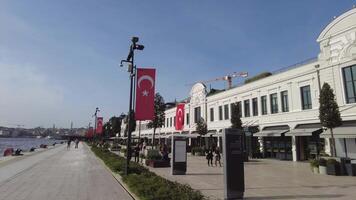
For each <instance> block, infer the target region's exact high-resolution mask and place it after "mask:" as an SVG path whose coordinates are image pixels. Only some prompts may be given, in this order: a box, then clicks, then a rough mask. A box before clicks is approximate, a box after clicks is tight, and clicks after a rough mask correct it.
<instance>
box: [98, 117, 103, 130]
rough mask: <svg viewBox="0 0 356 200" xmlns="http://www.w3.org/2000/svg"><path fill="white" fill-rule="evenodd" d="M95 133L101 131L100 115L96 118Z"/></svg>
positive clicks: (101, 121)
mask: <svg viewBox="0 0 356 200" xmlns="http://www.w3.org/2000/svg"><path fill="white" fill-rule="evenodd" d="M96 133H97V134H102V133H103V118H102V117H98V118H97V119H96Z"/></svg>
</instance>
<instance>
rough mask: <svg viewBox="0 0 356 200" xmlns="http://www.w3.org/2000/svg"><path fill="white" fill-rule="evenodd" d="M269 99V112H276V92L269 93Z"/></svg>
mask: <svg viewBox="0 0 356 200" xmlns="http://www.w3.org/2000/svg"><path fill="white" fill-rule="evenodd" d="M270 99H271V113H272V114H274V113H278V99H277V93H274V94H271V95H270Z"/></svg>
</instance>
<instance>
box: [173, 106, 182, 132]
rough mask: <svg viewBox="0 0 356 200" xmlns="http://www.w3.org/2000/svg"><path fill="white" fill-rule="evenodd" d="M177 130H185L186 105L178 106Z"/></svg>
mask: <svg viewBox="0 0 356 200" xmlns="http://www.w3.org/2000/svg"><path fill="white" fill-rule="evenodd" d="M175 128H176V130H179V131H181V130H183V128H184V104H183V103H182V104H178V105H177V109H176V126H175Z"/></svg>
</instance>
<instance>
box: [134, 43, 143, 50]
mask: <svg viewBox="0 0 356 200" xmlns="http://www.w3.org/2000/svg"><path fill="white" fill-rule="evenodd" d="M144 48H145V46H143V45H142V44H136V45H135V46H134V49H137V50H141V51H142V50H143V49H144Z"/></svg>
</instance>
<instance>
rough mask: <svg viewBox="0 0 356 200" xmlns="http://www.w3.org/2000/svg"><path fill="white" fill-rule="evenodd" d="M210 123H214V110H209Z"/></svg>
mask: <svg viewBox="0 0 356 200" xmlns="http://www.w3.org/2000/svg"><path fill="white" fill-rule="evenodd" d="M210 121H211V122H213V121H214V108H210Z"/></svg>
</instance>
